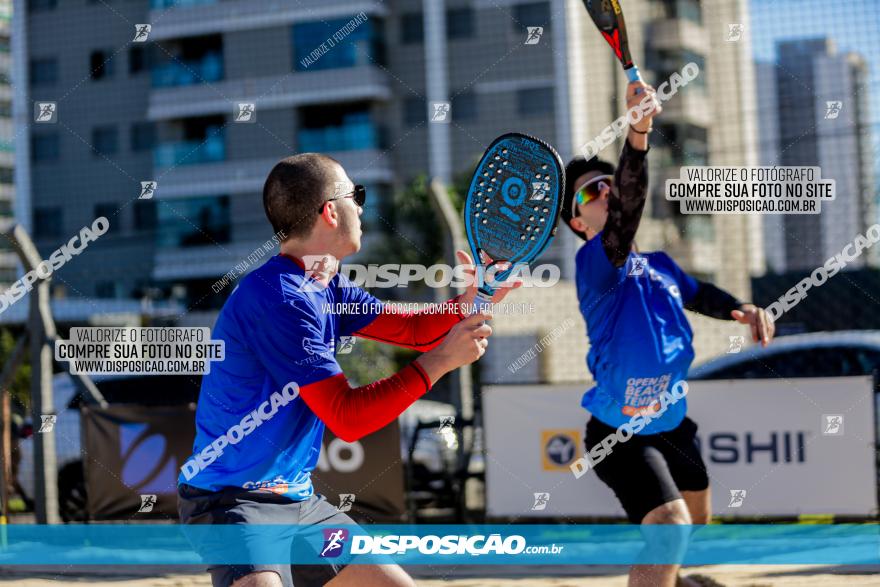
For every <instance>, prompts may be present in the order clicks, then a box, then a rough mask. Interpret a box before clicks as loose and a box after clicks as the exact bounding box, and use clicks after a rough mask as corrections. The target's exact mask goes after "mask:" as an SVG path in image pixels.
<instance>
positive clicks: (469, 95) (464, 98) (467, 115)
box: [452, 92, 477, 122]
mask: <svg viewBox="0 0 880 587" xmlns="http://www.w3.org/2000/svg"><path fill="white" fill-rule="evenodd" d="M476 118H477V95H476V94H474V93H473V92H462V93H461V94H458V95H457V96H454V97H453V98H452V120H455V121H457V122H464V121H467V120H476Z"/></svg>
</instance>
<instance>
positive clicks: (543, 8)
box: [512, 2, 550, 33]
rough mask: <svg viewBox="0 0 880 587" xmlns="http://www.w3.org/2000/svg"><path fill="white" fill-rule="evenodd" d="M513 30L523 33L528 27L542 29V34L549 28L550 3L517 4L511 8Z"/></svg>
mask: <svg viewBox="0 0 880 587" xmlns="http://www.w3.org/2000/svg"><path fill="white" fill-rule="evenodd" d="M512 22H513V30H515V31H516V32H518V33H525V32H526V31H527V30H528V27H530V26H540V27H544V32H546V31H547V30H548V29H549V28H550V3H549V2H529V3H527V4H517V5H516V6H514V7H513V21H512Z"/></svg>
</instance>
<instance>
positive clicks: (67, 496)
mask: <svg viewBox="0 0 880 587" xmlns="http://www.w3.org/2000/svg"><path fill="white" fill-rule="evenodd" d="M58 510H59V513H60V514H61V519H62V520H64V521H65V522H87V521H88V519H89V513H88V504H87V494H86V479H85V474H84V472H83V464H82V461H74V462H72V463H68V464H66V465H64V466H63V467H62V468H61V470H60V471H58Z"/></svg>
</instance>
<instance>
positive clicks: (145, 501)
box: [138, 494, 156, 513]
mask: <svg viewBox="0 0 880 587" xmlns="http://www.w3.org/2000/svg"><path fill="white" fill-rule="evenodd" d="M154 505H156V495H155V494H146V495H141V507H139V508H138V513H140V512H144V513H148V512H151V511H153V506H154Z"/></svg>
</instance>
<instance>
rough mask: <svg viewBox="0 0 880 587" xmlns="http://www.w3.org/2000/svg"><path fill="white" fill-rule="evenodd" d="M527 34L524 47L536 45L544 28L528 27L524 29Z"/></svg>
mask: <svg viewBox="0 0 880 587" xmlns="http://www.w3.org/2000/svg"><path fill="white" fill-rule="evenodd" d="M526 30H527V31H528V33H527V34H526V42H525V44H526V45H537V44H538V43H540V42H541V35H543V34H544V27H542V26H530V27H526Z"/></svg>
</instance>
